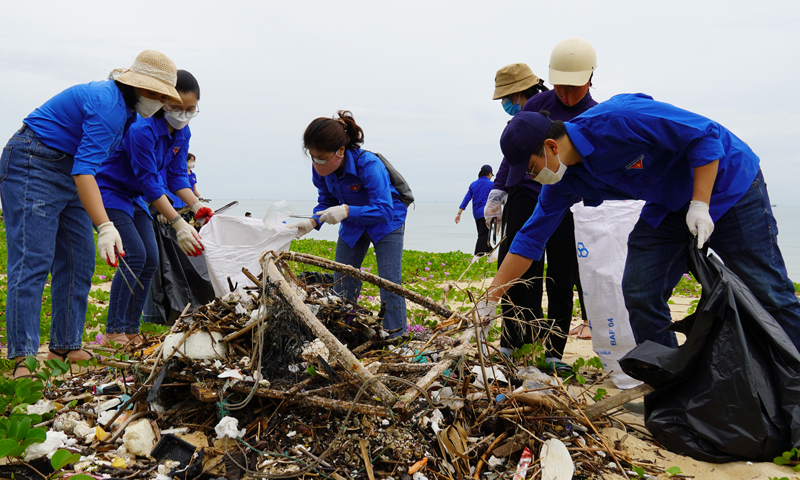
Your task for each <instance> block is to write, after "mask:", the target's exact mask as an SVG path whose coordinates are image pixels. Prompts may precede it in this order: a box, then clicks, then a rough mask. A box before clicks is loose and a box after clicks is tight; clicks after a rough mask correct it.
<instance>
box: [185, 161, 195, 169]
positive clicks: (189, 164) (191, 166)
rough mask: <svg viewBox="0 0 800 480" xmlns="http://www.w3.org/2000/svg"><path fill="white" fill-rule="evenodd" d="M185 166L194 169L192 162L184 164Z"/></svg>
mask: <svg viewBox="0 0 800 480" xmlns="http://www.w3.org/2000/svg"><path fill="white" fill-rule="evenodd" d="M186 166H187V167H189V168H194V162H186Z"/></svg>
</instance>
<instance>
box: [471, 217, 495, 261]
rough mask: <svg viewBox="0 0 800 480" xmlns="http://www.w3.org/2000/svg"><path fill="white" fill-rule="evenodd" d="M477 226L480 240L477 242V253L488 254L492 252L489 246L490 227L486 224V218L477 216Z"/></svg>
mask: <svg viewBox="0 0 800 480" xmlns="http://www.w3.org/2000/svg"><path fill="white" fill-rule="evenodd" d="M475 226H476V227H478V241H477V242H476V243H475V255H486V254H487V253H489V252H491V251H492V249H491V248H490V247H489V227H487V226H486V219H485V218H483V217H481V218H476V219H475Z"/></svg>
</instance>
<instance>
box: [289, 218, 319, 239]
mask: <svg viewBox="0 0 800 480" xmlns="http://www.w3.org/2000/svg"><path fill="white" fill-rule="evenodd" d="M286 228H296V229H297V235H296V236H295V237H294V238H300V237H302V236H303V235H305V234H307V233H308V232H310V231H311V230H314V222H312V221H311V220H310V219H307V220H303V221H302V222H300V223H295V224H292V225H286Z"/></svg>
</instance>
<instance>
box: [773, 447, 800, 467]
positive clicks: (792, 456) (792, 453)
mask: <svg viewBox="0 0 800 480" xmlns="http://www.w3.org/2000/svg"><path fill="white" fill-rule="evenodd" d="M772 461H773V462H775V464H776V465H786V466H788V467H792V470H793V471H795V472H800V450H798V449H796V448H793V449H791V450H789V451H788V452H783V454H782V455H781V456H780V457H775V458H774V459H773V460H772Z"/></svg>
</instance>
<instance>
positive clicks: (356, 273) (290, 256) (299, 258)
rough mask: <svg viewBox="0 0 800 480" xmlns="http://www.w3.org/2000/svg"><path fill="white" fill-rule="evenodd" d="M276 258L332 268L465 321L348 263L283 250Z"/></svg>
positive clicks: (457, 315) (459, 316) (427, 299)
mask: <svg viewBox="0 0 800 480" xmlns="http://www.w3.org/2000/svg"><path fill="white" fill-rule="evenodd" d="M278 259H279V260H289V261H291V262H299V263H305V264H307V265H313V266H315V267H320V268H324V269H327V270H333V271H334V272H339V273H343V274H345V275H349V276H351V277H353V278H357V279H359V280H362V281H365V282H368V283H371V284H373V285H377V286H378V287H380V288H383V289H384V290H386V291H387V292H392V293H394V294H396V295H400V296H401V297H403V298H406V299H408V300H411V301H412V302H414V303H416V304H417V305H420V306H422V307H424V308H426V309H428V310H430V311H431V312H433V313H435V314H436V315H439V316H440V317H442V318H445V319H446V318H450V317H453V316H455V317H456V318H458V319H460V320H464V321H467V319H466V318H464V316H462V315H460V314H458V313H455V312H452V311H450V309H448V308H447V307H445V306H443V305H439V304H438V303H436V302H434V301H433V300H431V299H430V298H427V297H423V296H422V295H420V294H418V293H416V292H412V291H411V290H407V289H405V288H403V287H401V286H400V285H398V284H396V283H392V282H390V281H388V280H385V279H383V278H381V277H379V276H377V275H373V274H371V273H367V272H364V271H361V270H359V269H357V268H353V267H351V266H349V265H344V264H341V263H337V262H333V261H331V260H328V259H326V258H322V257H316V256H314V255H308V254H305V253H297V252H283V253H281V254H280V256H279V257H278Z"/></svg>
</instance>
